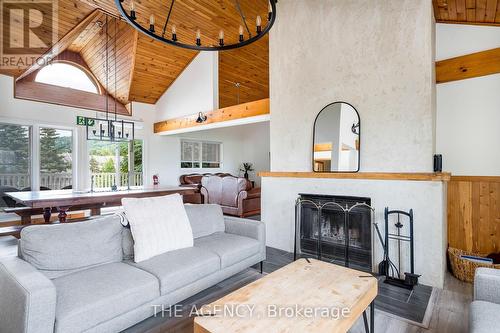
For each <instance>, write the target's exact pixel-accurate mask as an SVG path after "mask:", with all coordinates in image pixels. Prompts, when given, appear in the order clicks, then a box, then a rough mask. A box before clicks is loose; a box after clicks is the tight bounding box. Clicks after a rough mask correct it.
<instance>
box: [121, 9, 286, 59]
mask: <svg viewBox="0 0 500 333" xmlns="http://www.w3.org/2000/svg"><path fill="white" fill-rule="evenodd" d="M168 1H170V6H169V7H168V14H167V16H166V20H165V23H164V24H163V29H162V30H161V31H158V29H156V28H155V23H156V20H155V14H154V13H153V14H149V13H138V12H137V9H136V5H135V3H134V0H127V1H125V0H115V4H116V7H117V8H118V11H119V12H120V14H121V15H122V17H123V18H124V19H125V20H126V21H127V22H128V23H129V24H130V25H131V26H132V27H134V28H135V29H137V30H138V31H140V32H142V33H143V34H145V35H147V36H149V37H151V38H153V39H155V40H157V41H160V42H162V43H165V44H169V45H174V46H178V47H182V48H185V49H190V50H197V51H222V50H231V49H235V48H239V47H243V46H245V45H248V44H251V43H253V42H255V41H257V40H259V39H260V38H262V37H263V36H264V35H265V34H267V33H268V32H269V30H271V28H272V26H273V24H274V22H275V20H276V2H277V1H278V0H268V1H269V8H268V14H267V24H266V25H265V26H262V23H263V22H262V18H261V17H260V15H257V16H256V17H255V30H254V31H255V33H252V32H251V30H250V29H249V27H248V25H247V18H246V16H245V14H244V13H243V10H242V8H241V6H240V0H233V1H234V6H235V7H236V9H237V11H238V13H239V15H240V17H241V21H242V25H240V26H239V36H238V38H237V42H236V43H227V42H226V41H225V40H224V30H222V29H221V30H220V31H219V35H218V36H212V38H213V39H218V44H214V45H209V44H204V43H203V40H202V38H201V34H202V31H201V30H200V29H197V30H196V31H193V37H194V38H193V40H192V43H188V42H185V41H180V40H179V39H178V36H177V27H176V26H175V24H173V25H172V26H171V31H172V35H171V36H168V34H166V31H167V26H168V25H169V23H170V17H171V15H172V11H173V9H174V5H175V0H163V2H167V4H165V5H168ZM249 1H251V2H253V1H256V0H249ZM125 2H126V3H127V9H126V8H125V7H124V3H125ZM138 14H141V16H140V17H138ZM144 15H145V16H144ZM147 15H150V16H149V21H148V23H149V25H147V26H144V25H143V24H144V23H145V20H144V18H145V17H147ZM157 17H161V15H159V14H158V15H157ZM227 21H230V20H227ZM183 26H190V24H186V25H183ZM243 26H244V27H245V28H246V31H247V32H248V38H247V39H245V36H244V29H243ZM217 37H218V38H217Z"/></svg>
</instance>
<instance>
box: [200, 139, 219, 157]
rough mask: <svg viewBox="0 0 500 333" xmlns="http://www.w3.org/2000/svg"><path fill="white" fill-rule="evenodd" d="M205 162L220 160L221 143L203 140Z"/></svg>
mask: <svg viewBox="0 0 500 333" xmlns="http://www.w3.org/2000/svg"><path fill="white" fill-rule="evenodd" d="M203 162H220V143H213V142H203Z"/></svg>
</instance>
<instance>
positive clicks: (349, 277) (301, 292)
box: [194, 259, 377, 333]
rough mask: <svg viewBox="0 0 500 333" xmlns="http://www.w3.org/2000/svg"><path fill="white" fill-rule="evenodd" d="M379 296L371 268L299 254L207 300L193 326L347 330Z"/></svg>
mask: <svg viewBox="0 0 500 333" xmlns="http://www.w3.org/2000/svg"><path fill="white" fill-rule="evenodd" d="M376 296H377V279H376V278H374V277H373V276H371V275H370V274H368V273H365V272H360V271H357V270H353V269H349V268H345V267H342V266H337V265H333V264H330V263H326V262H322V261H319V260H315V259H309V262H308V261H307V260H306V259H300V260H297V261H295V262H293V263H291V264H289V265H287V266H285V267H283V268H281V269H279V270H277V271H275V272H273V273H271V274H269V275H267V276H265V277H263V278H262V279H260V280H257V281H255V282H253V283H251V284H249V285H246V286H245V287H243V288H241V289H239V290H236V291H234V292H233V293H231V294H229V295H226V296H224V297H223V298H221V299H219V300H217V301H215V302H213V303H211V304H208V305H205V306H203V307H202V308H201V309H200V312H201V316H199V317H196V318H195V320H194V331H195V333H205V332H210V333H226V332H347V331H348V330H349V328H351V327H352V326H353V325H354V323H355V322H356V320H357V319H358V317H359V316H360V315H362V313H363V311H364V310H365V309H366V308H367V307H368V306H369V305H370V303H371V302H372V301H373V300H374V299H375V297H376ZM347 309H348V310H347Z"/></svg>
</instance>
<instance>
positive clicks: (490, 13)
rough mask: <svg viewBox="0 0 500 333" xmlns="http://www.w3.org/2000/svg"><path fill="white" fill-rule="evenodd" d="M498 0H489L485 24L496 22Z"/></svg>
mask: <svg viewBox="0 0 500 333" xmlns="http://www.w3.org/2000/svg"><path fill="white" fill-rule="evenodd" d="M497 8H498V0H487V2H486V16H485V22H495V17H496V14H497Z"/></svg>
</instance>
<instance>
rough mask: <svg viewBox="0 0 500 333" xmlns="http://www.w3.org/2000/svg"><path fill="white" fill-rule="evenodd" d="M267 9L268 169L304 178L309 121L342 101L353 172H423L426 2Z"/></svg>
mask: <svg viewBox="0 0 500 333" xmlns="http://www.w3.org/2000/svg"><path fill="white" fill-rule="evenodd" d="M277 6H278V10H279V13H280V14H279V15H278V17H277V21H276V23H275V26H274V27H273V29H272V30H271V32H270V45H269V48H270V95H271V152H272V154H271V169H272V170H273V171H311V170H312V163H311V160H312V159H311V154H312V152H311V146H312V129H313V122H314V118H315V116H316V115H317V113H318V112H320V110H321V109H322V108H323V107H324V106H325V105H327V104H329V103H332V102H335V101H346V102H349V103H351V104H353V105H354V107H356V109H357V110H358V112H359V114H360V118H361V126H362V133H361V163H360V166H361V171H385V172H391V171H394V172H411V171H415V172H429V171H432V155H433V153H434V131H433V126H434V124H433V117H434V113H435V101H434V94H433V89H434V84H433V70H434V66H433V62H434V44H433V42H432V41H433V35H434V33H433V29H434V23H433V15H432V2H431V0H422V1H415V0H386V1H373V0H351V1H339V0H321V1H320V0H308V1H306V0H283V1H279V2H278V4H277ZM284 55H286V56H284ZM292 147H293V151H294V153H293V154H290V153H289V152H290V148H292Z"/></svg>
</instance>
